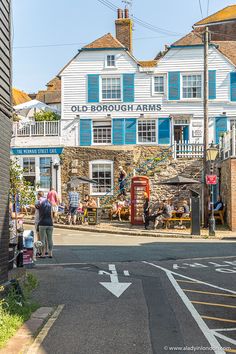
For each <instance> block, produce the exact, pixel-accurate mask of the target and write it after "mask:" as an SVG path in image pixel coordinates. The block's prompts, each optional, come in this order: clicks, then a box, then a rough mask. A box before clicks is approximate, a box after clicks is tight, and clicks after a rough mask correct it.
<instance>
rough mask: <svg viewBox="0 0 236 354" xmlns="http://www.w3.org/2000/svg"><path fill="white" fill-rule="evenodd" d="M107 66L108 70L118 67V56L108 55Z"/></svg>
mask: <svg viewBox="0 0 236 354" xmlns="http://www.w3.org/2000/svg"><path fill="white" fill-rule="evenodd" d="M106 66H107V67H108V68H114V67H115V66H116V56H115V55H107V59H106Z"/></svg>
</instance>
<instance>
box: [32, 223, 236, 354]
mask: <svg viewBox="0 0 236 354" xmlns="http://www.w3.org/2000/svg"><path fill="white" fill-rule="evenodd" d="M54 243H55V246H54V257H53V259H42V260H40V261H38V262H37V266H36V267H35V268H34V269H33V270H32V272H33V273H34V274H35V275H36V276H37V277H38V278H39V280H40V286H39V288H38V290H37V291H36V292H35V293H34V297H35V298H36V299H37V301H39V303H40V305H41V306H54V307H55V308H57V306H59V308H58V309H59V311H58V312H60V313H59V314H58V317H57V318H56V320H55V322H54V323H53V325H52V327H51V328H50V330H49V331H48V333H47V334H46V335H45V337H43V340H42V343H41V345H40V346H39V347H38V349H37V351H36V352H37V354H42V353H50V354H51V353H52V354H54V353H56V354H57V353H58V354H67V353H68V354H151V353H153V354H156V353H158V354H159V353H160V354H162V353H173V352H175V353H181V354H182V353H192V352H195V353H228V352H231V353H232V352H236V282H235V280H236V252H235V249H236V243H235V242H232V241H231V242H229V241H218V240H216V241H215V240H213V241H212V240H190V239H189V240H186V239H178V240H176V239H174V240H173V239H160V238H159V239H158V238H151V237H150V238H149V237H135V236H124V235H122V236H119V235H108V234H95V233H86V232H81V231H68V230H64V231H63V230H59V229H56V230H55V232H54ZM222 348H226V349H222ZM36 352H35V353H36Z"/></svg>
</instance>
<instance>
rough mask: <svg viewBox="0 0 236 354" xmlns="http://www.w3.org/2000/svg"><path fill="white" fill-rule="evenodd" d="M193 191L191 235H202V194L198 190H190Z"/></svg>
mask: <svg viewBox="0 0 236 354" xmlns="http://www.w3.org/2000/svg"><path fill="white" fill-rule="evenodd" d="M190 192H191V207H192V212H191V215H192V217H191V235H201V228H200V222H201V218H200V195H199V193H198V192H196V191H194V190H190Z"/></svg>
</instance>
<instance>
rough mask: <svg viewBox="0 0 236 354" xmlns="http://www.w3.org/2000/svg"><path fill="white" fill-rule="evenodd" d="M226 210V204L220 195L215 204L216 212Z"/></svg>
mask: <svg viewBox="0 0 236 354" xmlns="http://www.w3.org/2000/svg"><path fill="white" fill-rule="evenodd" d="M223 209H224V204H223V202H222V198H221V196H220V195H219V196H218V198H217V202H216V203H215V204H214V211H218V210H223Z"/></svg>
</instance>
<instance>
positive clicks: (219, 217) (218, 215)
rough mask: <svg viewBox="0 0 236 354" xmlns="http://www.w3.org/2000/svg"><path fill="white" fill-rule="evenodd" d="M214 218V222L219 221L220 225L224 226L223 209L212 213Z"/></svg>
mask: <svg viewBox="0 0 236 354" xmlns="http://www.w3.org/2000/svg"><path fill="white" fill-rule="evenodd" d="M214 216H215V220H220V221H221V224H222V225H224V223H225V220H224V216H225V207H224V208H223V209H222V210H216V211H214Z"/></svg>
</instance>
